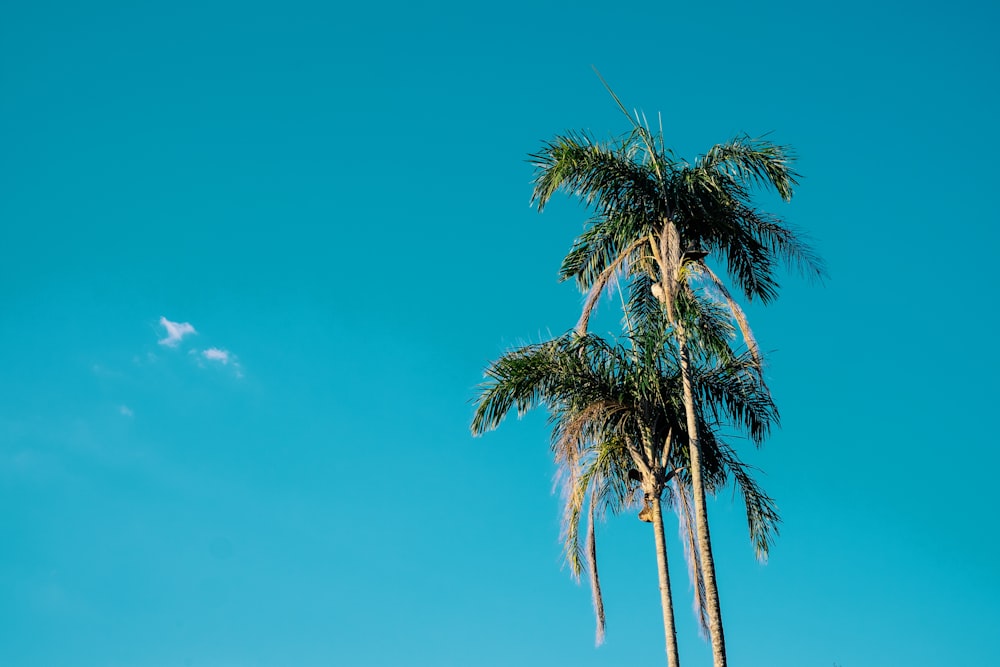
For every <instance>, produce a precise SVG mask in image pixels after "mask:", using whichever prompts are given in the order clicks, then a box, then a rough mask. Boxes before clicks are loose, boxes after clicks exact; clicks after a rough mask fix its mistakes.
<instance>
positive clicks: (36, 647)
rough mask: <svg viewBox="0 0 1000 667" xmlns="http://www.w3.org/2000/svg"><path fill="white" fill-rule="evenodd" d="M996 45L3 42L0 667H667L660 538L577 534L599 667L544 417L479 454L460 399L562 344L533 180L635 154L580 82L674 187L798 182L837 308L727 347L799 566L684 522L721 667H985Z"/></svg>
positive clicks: (62, 15) (570, 211) (573, 17)
mask: <svg viewBox="0 0 1000 667" xmlns="http://www.w3.org/2000/svg"><path fill="white" fill-rule="evenodd" d="M998 18H1000V17H998V14H997V11H996V9H995V8H992V7H989V6H988V4H987V3H973V2H963V1H959V2H952V3H947V4H929V3H919V2H918V3H913V2H910V3H902V2H881V3H861V2H846V3H838V4H835V5H823V4H820V5H817V4H814V3H782V2H774V3H769V4H767V5H764V6H753V5H750V4H747V3H721V4H720V3H715V4H711V5H699V4H698V3H673V2H667V3H650V4H647V5H626V4H621V3H617V4H616V3H593V2H581V3H573V4H570V3H550V2H531V3H527V2H511V3H505V4H503V5H492V6H487V5H479V4H475V3H454V2H449V1H447V0H441V1H439V2H436V3H429V4H423V5H416V4H414V3H394V2H390V3H384V4H380V5H374V6H367V7H366V6H362V5H361V4H354V5H350V6H334V5H332V4H331V3H306V2H300V1H298V0H290V1H288V2H283V3H268V2H240V3H236V2H231V3H230V2H221V1H217V0H209V1H207V2H198V3H194V2H184V1H180V2H171V3H124V2H121V3H110V2H90V3H52V2H44V1H40V2H33V3H18V4H14V3H8V4H7V5H5V6H4V7H3V8H2V9H0V90H2V94H0V117H2V118H3V120H4V122H3V123H2V124H0V145H2V146H3V150H2V151H0V182H2V183H3V189H2V192H3V195H2V196H0V220H2V224H0V305H2V310H0V367H2V368H3V369H4V382H2V383H0V507H2V508H3V509H2V510H0V534H2V535H3V536H4V545H5V546H4V548H3V549H2V550H0V627H3V628H4V631H3V640H2V641H0V663H2V664H4V665H12V666H13V665H16V666H19V667H36V666H37V667H44V666H49V665H59V664H64V665H76V666H79V667H104V666H118V665H121V666H125V665H128V666H131V667H147V666H148V667H161V666H162V667H167V666H173V665H178V666H180V665H184V666H188V667H191V666H195V667H232V666H236V667H243V666H261V667H271V666H275V667H277V666H284V665H297V666H300V667H310V666H319V665H351V666H353V667H368V666H381V665H413V666H423V665H428V666H431V665H434V666H447V665H469V664H474V665H483V666H486V667H488V666H490V665H510V664H519V665H526V666H528V667H533V666H536V665H539V666H540V665H554V664H560V665H562V664H566V665H569V664H572V665H576V666H578V667H584V666H587V665H607V664H663V647H662V646H663V643H662V624H661V620H660V616H659V613H660V612H659V608H658V592H657V590H656V571H655V556H654V551H653V545H652V536H651V535H650V534H649V530H648V527H647V526H646V525H645V524H641V523H639V522H638V521H636V520H635V519H634V518H630V517H621V518H617V519H612V520H610V521H608V522H607V523H606V524H604V525H602V526H601V527H600V531H601V532H600V539H601V545H600V547H601V553H600V558H601V562H602V565H603V570H602V578H603V581H604V583H605V587H606V603H607V611H608V637H607V642H606V644H605V645H604V646H602V647H600V648H597V649H595V648H594V646H593V621H592V617H591V609H590V600H589V593H588V592H587V590H586V589H585V587H579V586H577V585H575V584H574V583H573V582H572V581H571V580H570V578H569V576H568V573H567V571H566V570H565V569H561V564H560V547H559V543H558V518H559V510H558V498H557V497H555V496H553V495H552V493H551V490H552V473H553V467H552V463H551V461H550V458H549V454H548V447H547V431H546V427H545V420H544V416H543V415H531V416H529V417H527V418H526V419H524V420H523V421H522V422H520V423H518V422H514V421H511V422H510V423H508V424H505V425H504V427H503V428H502V429H501V430H499V431H498V432H496V433H492V434H489V435H488V436H487V437H484V438H482V439H478V440H474V439H472V438H471V437H470V436H469V432H468V425H469V420H470V418H471V415H472V404H471V399H472V397H473V396H474V394H475V387H476V385H477V383H478V382H479V381H480V379H481V374H482V370H483V368H484V366H485V365H486V364H487V363H488V361H489V360H490V359H492V358H494V357H496V356H498V355H499V354H501V353H502V352H504V351H505V350H507V349H508V348H509V347H510V346H512V345H515V344H517V343H520V342H525V341H536V340H539V339H540V338H543V337H545V336H547V335H549V334H550V333H559V332H562V331H564V330H566V329H568V328H569V327H570V326H572V324H573V323H574V322H575V318H576V315H577V313H578V310H579V307H580V304H581V298H580V296H579V294H577V293H576V292H575V290H574V288H573V287H572V286H571V285H567V284H559V283H558V282H557V280H556V270H557V267H558V264H559V261H560V260H561V258H562V256H563V254H564V253H565V251H566V250H567V249H568V247H569V244H570V242H571V240H572V238H573V237H574V236H575V235H576V234H577V233H579V232H580V231H581V230H582V229H583V222H584V221H585V220H586V218H587V212H586V211H585V210H584V209H583V208H581V207H580V206H579V205H578V204H576V203H574V202H570V201H568V200H565V199H557V200H555V201H553V203H552V204H551V205H550V206H549V207H548V208H547V209H546V212H545V213H544V214H542V215H539V214H538V213H537V212H536V211H534V210H533V209H531V208H530V207H529V206H528V202H529V196H530V179H531V167H530V165H529V164H528V163H527V162H526V157H527V154H528V153H530V152H532V151H534V150H537V149H538V148H539V146H540V145H541V142H542V141H543V140H545V139H548V138H550V137H552V136H553V135H554V134H556V133H558V132H562V131H565V130H590V131H592V132H593V133H594V134H595V135H597V136H610V135H612V134H618V133H621V132H623V131H624V130H625V129H626V126H625V123H624V119H623V118H622V117H621V116H620V114H619V112H618V111H617V110H616V108H615V107H614V105H613V103H612V102H611V100H610V98H609V97H608V95H607V93H606V92H605V91H604V90H603V88H602V87H601V85H600V83H599V81H598V80H597V78H596V77H595V76H594V74H593V71H592V70H591V66H592V65H593V66H597V67H598V68H599V69H600V70H601V72H602V74H603V75H604V76H605V77H606V78H607V80H608V81H609V82H610V83H611V85H612V86H613V87H614V88H615V90H616V91H617V93H618V94H619V95H620V96H621V98H622V99H623V101H624V102H625V104H626V105H628V106H635V107H639V108H641V109H643V110H645V111H646V112H647V113H648V114H650V115H655V114H656V113H657V112H662V113H663V119H664V127H665V131H666V134H667V137H668V141H670V142H672V145H673V146H674V148H675V149H676V150H677V151H678V152H679V153H681V154H682V155H688V156H692V157H693V156H695V155H697V154H698V153H699V152H700V151H703V150H705V149H706V148H707V147H708V146H710V145H711V144H713V143H715V142H718V141H723V140H726V139H728V138H730V137H732V136H734V135H736V134H738V133H742V132H746V133H749V134H751V135H760V134H763V133H766V132H772V133H773V134H771V135H770V136H771V138H772V139H774V140H775V141H779V142H781V143H787V144H791V145H792V146H794V147H795V149H796V150H797V152H798V154H799V156H800V160H799V163H798V164H799V169H800V171H801V172H802V173H803V174H804V178H803V180H802V183H801V186H800V188H799V190H798V192H797V194H796V197H795V199H794V200H793V202H792V203H791V204H788V205H783V204H780V203H776V202H771V201H770V200H765V203H767V204H768V205H769V206H772V207H774V208H775V210H776V211H777V212H779V213H780V214H781V215H783V216H784V217H785V218H786V219H787V220H788V221H789V222H791V223H793V224H795V225H797V226H798V227H799V228H801V229H803V230H804V231H806V232H807V233H808V234H809V235H810V236H811V238H812V239H813V242H814V244H815V246H816V247H817V249H818V250H819V251H820V252H821V253H822V255H823V256H824V257H825V258H826V260H827V263H828V265H829V268H830V273H831V279H830V281H829V282H828V284H826V285H825V286H816V285H810V284H807V283H804V282H802V281H800V280H797V279H796V278H795V277H794V276H791V277H788V279H787V280H785V281H784V283H785V284H784V287H783V292H782V298H781V299H780V300H779V301H778V302H777V303H776V304H774V305H773V306H770V307H768V308H767V309H758V308H751V310H750V314H751V317H752V321H753V323H754V327H755V331H756V333H757V335H758V338H759V339H760V342H761V344H762V346H763V348H764V349H765V350H770V351H771V353H770V366H769V379H770V382H771V386H772V389H773V390H774V393H775V397H776V399H777V401H778V403H779V406H780V408H781V411H782V415H783V428H782V430H780V431H779V432H777V433H776V434H775V435H774V437H773V438H772V439H771V440H770V441H769V442H768V443H767V445H766V447H765V448H764V450H762V451H761V452H759V453H755V452H746V458H748V459H749V460H750V461H752V462H753V463H755V464H757V465H759V466H760V467H762V468H763V469H764V470H765V471H766V473H767V475H766V477H765V478H764V484H765V486H766V488H767V489H768V490H769V491H770V492H771V493H772V495H774V496H775V498H776V499H777V500H778V503H779V505H780V508H781V511H782V515H783V518H784V524H783V526H782V535H781V537H780V539H779V540H778V542H777V544H776V546H775V547H774V549H773V551H772V556H771V559H770V561H769V563H768V564H767V565H766V566H764V565H760V564H758V563H756V562H755V561H754V559H753V554H752V549H751V547H750V544H749V542H748V540H747V538H746V535H745V526H744V524H743V521H742V519H741V518H740V514H739V508H738V507H734V506H733V505H732V503H731V502H730V498H729V496H728V494H727V495H723V496H720V497H719V498H718V499H716V500H715V501H714V502H713V503H712V504H711V505H710V513H711V518H712V521H713V537H714V540H715V543H716V562H717V567H718V571H719V580H720V592H721V597H722V604H723V613H724V618H725V621H726V624H727V638H728V642H729V650H730V658H731V660H732V662H733V664H739V665H751V666H752V665H771V666H774V667H792V666H796V667H799V666H803V665H817V666H825V667H830V666H831V665H833V664H834V663H837V664H839V665H841V666H842V667H867V666H872V667H874V666H883V665H906V666H907V667H923V666H930V665H935V666H936V665H940V664H990V663H993V662H997V661H998V659H1000V657H998V652H997V649H996V646H995V642H993V641H992V640H991V636H992V634H993V633H994V631H995V627H996V624H997V621H998V620H1000V618H998V614H997V612H996V596H997V594H998V592H1000V574H998V570H997V567H996V564H995V559H994V554H995V552H996V551H997V548H998V546H1000V545H998V542H997V536H996V528H997V519H996V516H995V511H994V507H995V500H994V498H993V496H992V494H991V493H990V488H991V486H992V485H993V475H992V472H993V471H994V470H996V468H997V466H998V465H1000V454H998V450H997V447H996V443H997V439H996V435H995V432H994V424H993V423H992V422H993V421H994V419H993V418H994V417H995V414H996V411H995V400H996V396H997V392H996V389H995V386H996V384H995V379H996V377H998V372H1000V367H998V366H1000V364H998V362H997V358H996V354H995V352H994V350H993V346H994V343H993V342H991V341H994V340H995V338H996V336H995V334H994V331H995V329H996V325H997V317H996V314H995V312H994V311H995V307H994V306H995V302H996V296H995V295H996V290H997V287H998V284H997V283H998V281H997V278H996V273H995V271H994V270H993V269H994V264H995V261H996V259H995V253H996V250H997V249H998V247H1000V238H998V236H1000V234H998V232H997V228H998V227H997V224H996V223H997V213H996V206H995V201H994V200H995V197H994V191H995V188H996V182H997V177H998V175H1000V174H998V169H997V162H996V159H995V156H996V155H997V153H998V150H1000V140H998V134H997V132H996V131H995V127H994V125H995V121H996V118H998V117H1000V92H998V90H1000V87H998V86H997V85H996V84H997V71H998V67H997V66H998V64H1000V46H998V43H997V41H996V39H995V36H994V33H995V28H996V26H997V25H998ZM606 321H607V322H608V323H613V320H612V319H611V318H608V319H607V320H606ZM185 324H187V325H189V326H190V327H191V328H192V329H193V331H187V330H186V329H184V328H183V327H182V326H181V325H185ZM167 325H169V326H170V327H173V328H174V331H175V336H174V337H173V338H170V335H169V329H168V326H167ZM611 327H612V324H608V325H607V328H608V329H609V330H610V328H611ZM179 333H183V334H184V335H182V336H179V337H178V336H177V335H176V334H179ZM164 342H167V343H170V344H164ZM675 534H676V531H675V528H673V527H671V526H670V525H668V538H669V537H672V536H673V535H675ZM674 553H675V554H679V553H680V552H679V551H677V550H676V547H675V551H674ZM673 566H674V571H673V576H674V581H675V590H676V591H677V592H678V595H677V608H678V621H679V628H678V630H679V633H680V642H681V659H682V662H683V664H685V665H708V664H710V651H709V648H708V645H707V642H705V641H703V640H702V639H700V638H699V637H698V634H697V631H696V629H695V627H694V617H693V614H691V613H690V611H689V609H690V605H689V600H688V596H689V590H688V588H687V583H686V574H685V572H684V567H683V563H682V562H681V559H680V558H679V556H675V558H674V560H673Z"/></svg>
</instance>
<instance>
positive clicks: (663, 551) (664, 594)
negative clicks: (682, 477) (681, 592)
mask: <svg viewBox="0 0 1000 667" xmlns="http://www.w3.org/2000/svg"><path fill="white" fill-rule="evenodd" d="M650 507H651V508H652V510H653V534H654V535H655V537H656V566H657V571H658V574H659V575H660V605H661V606H662V607H663V632H664V634H665V635H666V639H667V665H668V667H680V664H681V663H680V658H679V657H678V655H677V629H676V628H675V627H674V603H673V597H672V596H671V594H670V570H669V569H668V568H667V538H666V535H664V532H663V511H662V508H661V507H660V497H659V496H658V495H654V496H653V497H652V498H651V499H650Z"/></svg>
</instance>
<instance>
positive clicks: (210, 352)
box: [201, 347, 229, 364]
mask: <svg viewBox="0 0 1000 667" xmlns="http://www.w3.org/2000/svg"><path fill="white" fill-rule="evenodd" d="M201 356H203V357H205V358H206V359H211V360H212V361H219V362H222V363H223V364H228V363H229V350H220V349H219V348H217V347H210V348H208V349H207V350H205V351H204V352H202V353H201Z"/></svg>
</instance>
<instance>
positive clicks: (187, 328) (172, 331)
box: [160, 317, 198, 347]
mask: <svg viewBox="0 0 1000 667" xmlns="http://www.w3.org/2000/svg"><path fill="white" fill-rule="evenodd" d="M160 324H161V325H163V328H164V329H166V330H167V337H166V338H164V339H162V340H160V345H166V346H167V347H177V345H178V344H179V343H180V342H181V339H182V338H184V336H186V335H188V334H193V333H198V332H197V331H195V330H194V327H193V326H191V323H190V322H171V321H170V320H168V319H167V318H165V317H161V318H160Z"/></svg>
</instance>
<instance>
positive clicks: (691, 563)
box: [670, 478, 708, 637]
mask: <svg viewBox="0 0 1000 667" xmlns="http://www.w3.org/2000/svg"><path fill="white" fill-rule="evenodd" d="M670 497H671V502H672V504H673V507H674V511H675V512H676V514H677V525H678V532H679V533H680V538H681V544H682V545H683V547H684V561H685V563H686V564H687V568H688V578H689V580H690V582H691V588H692V589H693V591H694V601H693V609H694V615H695V618H696V619H697V620H698V630H699V632H700V633H701V635H702V637H704V636H705V634H706V633H707V632H708V606H707V604H706V601H705V579H704V577H702V574H701V554H700V553H699V551H698V538H697V535H695V518H694V499H693V498H692V497H691V488H690V486H688V485H686V484H684V483H683V482H681V480H680V478H674V480H673V481H672V482H671V484H670Z"/></svg>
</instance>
